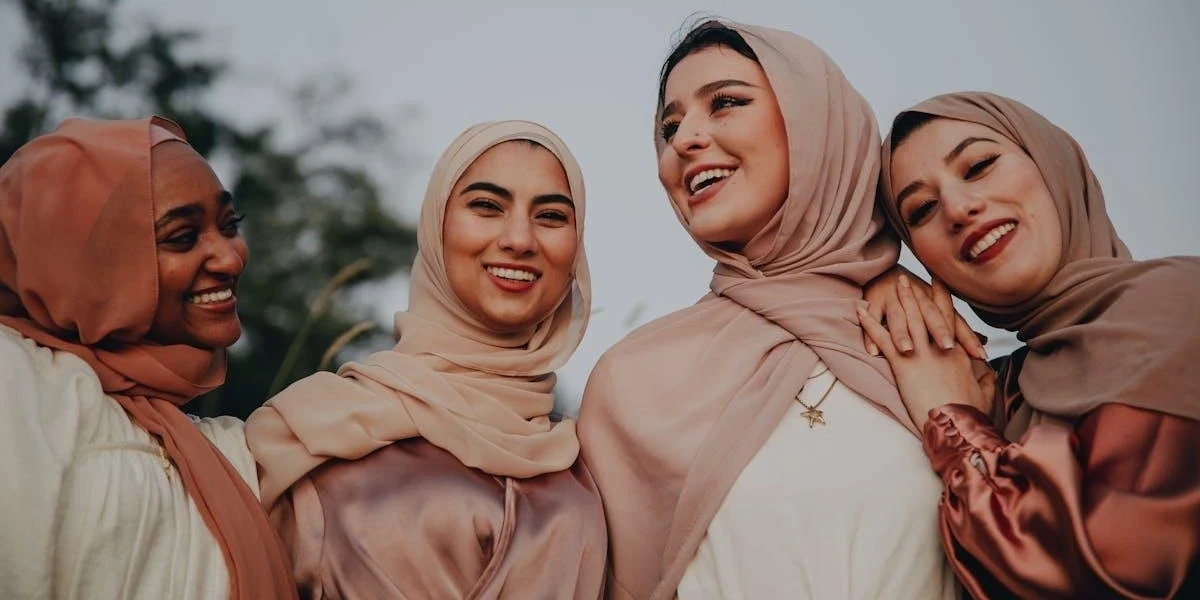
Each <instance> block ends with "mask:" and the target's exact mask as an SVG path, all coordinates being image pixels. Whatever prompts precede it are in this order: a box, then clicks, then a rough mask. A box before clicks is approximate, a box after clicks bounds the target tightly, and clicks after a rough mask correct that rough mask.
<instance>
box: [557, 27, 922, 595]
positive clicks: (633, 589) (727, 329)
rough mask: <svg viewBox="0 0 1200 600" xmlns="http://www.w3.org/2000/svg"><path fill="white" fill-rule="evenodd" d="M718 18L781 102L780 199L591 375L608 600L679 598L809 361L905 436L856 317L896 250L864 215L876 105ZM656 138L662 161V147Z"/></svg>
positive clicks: (813, 60)
mask: <svg viewBox="0 0 1200 600" xmlns="http://www.w3.org/2000/svg"><path fill="white" fill-rule="evenodd" d="M726 25H727V26H728V27H730V28H732V29H733V30H735V31H736V32H737V33H739V34H740V35H741V36H742V37H743V38H744V39H745V41H746V43H747V44H749V46H750V47H751V48H752V49H753V50H754V53H755V55H756V56H757V57H758V59H759V62H760V64H761V65H762V68H763V71H764V72H765V73H766V76H767V79H768V81H769V82H770V84H771V87H772V89H773V90H774V92H775V96H776V98H777V99H778V102H779V107H780V110H781V112H782V115H783V120H784V124H785V128H786V133H787V139H788V152H789V155H788V158H789V165H790V180H789V187H788V196H787V199H786V200H785V201H784V202H783V205H782V206H781V208H780V209H779V211H778V212H777V213H776V214H775V215H774V217H773V218H772V219H771V221H770V222H769V223H768V224H767V225H766V227H765V228H764V229H763V230H762V231H760V232H759V233H758V234H756V235H755V237H754V238H753V239H752V240H750V242H749V244H747V246H746V248H745V250H744V251H742V252H732V251H728V250H724V249H721V248H718V247H716V246H714V245H712V244H708V243H704V242H702V241H700V240H697V243H699V245H700V246H701V248H703V250H704V251H705V252H706V253H707V254H708V255H709V256H711V257H712V258H713V259H715V260H716V261H717V265H716V268H715V270H714V273H713V278H712V282H711V284H710V289H711V293H709V294H708V295H706V296H705V297H704V298H702V299H701V300H700V301H699V302H698V303H696V304H695V305H693V306H691V307H689V308H686V309H683V310H681V311H678V312H675V313H672V314H670V315H668V316H666V317H663V318H661V319H658V320H656V321H654V322H652V323H650V324H648V325H646V326H644V327H642V328H640V329H638V330H637V331H635V332H633V333H632V334H630V335H629V336H628V337H626V338H625V339H624V340H622V341H621V342H620V343H618V344H617V345H616V346H614V347H613V348H612V349H610V350H609V351H608V352H607V353H606V354H605V355H604V356H603V357H602V358H601V360H600V362H599V364H598V365H597V366H596V368H595V370H594V371H593V373H592V376H591V378H590V380H589V383H588V387H587V390H586V391H585V394H584V399H583V403H582V407H581V414H580V420H579V426H580V438H581V442H582V444H583V453H584V458H585V459H586V460H587V464H588V467H589V468H590V469H591V470H592V473H593V475H594V476H595V478H596V481H597V484H598V486H599V488H600V492H601V494H602V496H603V498H604V504H605V511H606V515H607V518H608V522H609V536H610V540H611V556H612V578H611V579H610V582H609V583H610V585H611V586H613V592H614V593H615V595H616V596H617V597H633V598H647V597H652V598H670V597H672V596H673V595H674V593H675V589H676V586H677V585H678V583H679V581H680V579H681V578H682V576H683V573H684V571H685V570H686V568H687V566H688V564H690V562H691V560H692V558H693V555H694V554H695V551H696V548H697V547H698V546H699V544H700V542H701V541H702V540H703V538H704V536H705V533H706V531H707V528H708V524H709V523H710V522H711V520H712V518H713V516H714V515H715V514H716V513H717V510H718V509H719V508H720V505H721V502H722V501H723V500H724V498H725V495H726V494H727V493H728V491H729V490H730V488H731V487H732V486H733V484H734V482H735V481H736V479H737V477H738V475H739V474H740V473H741V471H742V469H743V468H744V467H745V465H746V464H747V463H748V462H749V461H750V459H751V458H753V456H754V455H755V454H756V453H757V452H758V450H759V448H760V447H761V446H762V445H763V443H765V441H766V440H767V438H768V437H769V436H770V435H771V433H772V432H774V430H775V428H776V426H777V425H778V423H779V421H780V419H781V418H782V416H783V414H784V413H785V412H786V411H787V409H788V407H789V406H791V405H792V403H793V402H795V398H796V395H797V393H798V392H799V390H800V389H801V387H802V386H803V385H804V383H805V381H806V380H807V378H808V377H809V376H810V375H811V374H812V371H813V369H814V367H815V366H816V365H817V362H818V360H819V361H822V362H824V363H825V364H826V365H828V366H829V368H830V369H831V370H832V371H833V373H834V374H835V375H836V376H837V377H838V379H839V380H841V381H842V382H843V383H845V384H846V385H847V386H849V387H850V388H851V389H853V390H854V391H856V392H858V393H859V394H861V395H862V396H864V397H865V398H867V399H868V400H870V401H871V402H873V403H875V404H876V405H878V406H879V407H880V408H881V409H882V410H885V411H886V412H888V413H890V414H891V415H892V416H893V417H895V419H896V420H897V421H898V422H899V424H900V425H903V426H905V427H907V428H909V430H910V431H912V432H913V433H914V435H915V429H914V427H913V425H912V423H911V420H910V419H909V417H908V413H907V412H906V410H905V409H904V406H903V404H902V403H901V401H900V396H899V393H898V391H897V390H896V387H895V383H894V380H893V378H892V374H891V369H890V368H889V366H888V364H887V362H886V361H885V360H883V359H882V358H876V357H872V356H870V355H869V354H867V353H866V351H865V349H864V347H863V334H862V329H861V328H860V326H859V324H858V318H857V316H856V314H855V307H856V305H858V304H859V303H861V302H862V285H863V284H865V283H867V282H868V281H870V280H871V279H872V278H874V277H876V276H877V275H879V274H881V273H883V272H884V271H886V270H888V269H889V268H890V267H892V266H893V265H894V264H895V263H896V260H897V258H898V256H899V246H898V243H897V241H896V240H895V238H894V237H893V236H892V235H890V233H889V232H888V231H887V230H886V226H885V223H884V219H883V216H882V215H880V214H877V213H876V212H875V210H874V199H875V188H876V185H877V183H878V176H879V131H878V128H877V125H876V122H875V118H874V115H873V113H872V111H871V108H870V106H869V105H868V104H867V102H866V101H865V100H864V99H863V97H862V96H861V95H860V94H859V93H858V92H857V91H856V90H855V89H854V88H853V87H852V86H851V85H850V83H849V82H848V81H847V80H846V78H845V76H844V75H843V74H842V72H841V71H840V70H839V69H838V67H837V65H835V64H834V63H833V61H832V60H830V59H829V57H828V56H826V55H825V53H824V52H822V51H821V50H820V49H819V48H818V47H817V46H815V45H814V44H813V43H812V42H810V41H809V40H807V39H805V38H803V37H800V36H798V35H795V34H792V33H789V32H785V31H779V30H775V29H769V28H765V27H757V26H748V25H740V24H734V23H726ZM659 110H661V107H659ZM658 121H659V119H658V118H657V115H656V119H655V125H656V129H657V125H658ZM655 139H656V140H658V141H657V150H658V152H659V154H660V155H661V153H663V152H669V151H672V150H670V149H669V148H668V147H667V146H666V144H665V143H664V142H663V141H662V140H661V139H660V138H659V137H658V136H656V137H655ZM725 193H728V192H725ZM727 201H728V200H727ZM676 215H677V216H678V217H679V219H680V221H681V222H683V225H684V227H685V228H687V227H688V223H687V222H686V219H685V218H684V215H682V214H681V213H680V212H679V211H678V209H676ZM831 426H836V425H835V424H834V425H831ZM898 426H899V425H898ZM781 476H785V474H781ZM786 476H796V477H802V476H803V474H802V473H795V474H786Z"/></svg>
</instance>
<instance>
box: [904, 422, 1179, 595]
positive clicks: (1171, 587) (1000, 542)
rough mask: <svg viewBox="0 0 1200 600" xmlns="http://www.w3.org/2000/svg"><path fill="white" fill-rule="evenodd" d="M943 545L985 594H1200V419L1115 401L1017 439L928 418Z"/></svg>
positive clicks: (970, 584) (967, 580) (973, 589)
mask: <svg viewBox="0 0 1200 600" xmlns="http://www.w3.org/2000/svg"><path fill="white" fill-rule="evenodd" d="M924 434H925V435H924V441H925V452H926V454H927V455H928V456H929V458H930V460H931V462H932V463H933V467H934V470H935V471H936V472H937V473H938V475H940V476H941V478H942V481H943V483H944V485H945V491H944V494H943V495H942V499H941V501H940V502H939V507H938V512H939V520H940V527H941V534H942V542H943V544H944V547H945V548H946V551H947V555H948V556H949V558H950V560H951V562H952V563H953V565H954V568H955V571H956V573H957V574H958V576H959V578H960V579H961V580H962V582H963V585H964V587H965V588H966V589H967V591H968V592H970V593H971V595H972V596H974V597H975V598H980V599H990V598H1010V597H1013V596H1016V597H1020V598H1177V597H1178V598H1184V597H1192V598H1195V597H1200V575H1198V573H1200V559H1198V554H1200V553H1198V548H1200V465H1198V461H1200V423H1197V422H1196V421H1192V420H1190V419H1185V418H1181V417H1175V416H1171V415H1167V414H1163V413H1159V412H1155V411H1150V410H1143V409H1138V408H1133V407H1130V406H1126V405H1122V404H1106V405H1103V406H1101V407H1099V408H1097V409H1095V410H1093V411H1092V412H1090V413H1088V414H1087V415H1085V416H1084V417H1083V418H1081V419H1080V420H1079V421H1078V422H1077V424H1076V426H1075V429H1074V430H1071V429H1067V428H1065V427H1060V426H1056V425H1048V424H1042V425H1035V426H1034V427H1032V428H1030V430H1029V431H1028V433H1027V434H1026V435H1025V436H1024V438H1023V439H1022V440H1021V441H1020V442H1019V443H1012V442H1009V441H1007V440H1006V439H1005V438H1004V437H1003V436H1002V435H1001V434H1000V433H999V432H998V431H996V429H995V428H994V427H993V426H992V424H991V423H990V422H989V420H988V419H987V417H985V416H984V415H983V413H981V412H979V411H978V410H976V409H974V408H971V407H968V406H963V405H947V406H943V407H941V408H938V409H935V410H934V411H932V412H931V413H930V420H929V422H928V424H927V425H926V427H925V431H924Z"/></svg>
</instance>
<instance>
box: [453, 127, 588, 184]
mask: <svg viewBox="0 0 1200 600" xmlns="http://www.w3.org/2000/svg"><path fill="white" fill-rule="evenodd" d="M476 181H487V182H489V183H494V184H497V185H499V186H501V187H504V188H507V189H509V190H512V191H517V190H521V189H531V190H535V191H536V193H547V192H556V193H561V194H563V195H566V196H569V195H570V193H569V192H570V190H569V185H568V183H567V173H566V170H565V169H563V166H562V163H560V162H559V160H558V158H557V157H555V156H554V154H553V153H552V152H550V151H549V150H547V149H546V148H544V147H542V146H541V145H538V144H534V143H531V142H528V141H525V140H510V141H507V142H502V143H500V144H496V145H495V146H492V147H491V148H488V149H487V150H486V151H484V153H483V154H480V155H479V157H478V158H476V159H475V161H474V162H472V163H471V166H470V167H467V170H466V171H464V172H463V174H462V177H460V178H459V180H458V182H457V183H456V184H455V186H454V187H455V188H459V187H462V186H466V185H469V184H471V183H474V182H476Z"/></svg>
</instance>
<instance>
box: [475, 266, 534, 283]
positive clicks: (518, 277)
mask: <svg viewBox="0 0 1200 600" xmlns="http://www.w3.org/2000/svg"><path fill="white" fill-rule="evenodd" d="M487 272H488V273H491V274H492V275H493V276H495V277H499V278H500V279H507V280H509V281H537V280H538V278H539V277H541V276H540V275H538V274H537V273H535V272H533V271H527V270H525V269H510V268H506V267H487Z"/></svg>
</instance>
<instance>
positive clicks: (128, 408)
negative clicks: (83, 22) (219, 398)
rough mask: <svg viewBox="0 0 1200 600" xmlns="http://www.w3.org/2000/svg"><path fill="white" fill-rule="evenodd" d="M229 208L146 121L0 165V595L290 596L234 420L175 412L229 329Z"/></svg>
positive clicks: (218, 360)
mask: <svg viewBox="0 0 1200 600" xmlns="http://www.w3.org/2000/svg"><path fill="white" fill-rule="evenodd" d="M231 200H232V199H231V197H230V195H229V193H228V192H226V191H225V190H224V189H223V188H222V186H221V182H220V181H218V180H217V177H216V175H214V174H213V171H212V169H211V168H209V166H208V163H206V162H205V161H204V159H203V158H201V157H200V155H199V154H197V153H196V152H195V151H194V150H192V148H191V147H190V146H189V145H188V144H187V142H186V140H185V138H184V135H183V132H182V131H180V130H179V127H178V126H176V125H175V124H174V123H171V122H169V121H167V120H165V119H160V118H151V119H141V120H137V121H92V120H82V119H71V120H67V121H65V122H63V123H62V124H61V125H60V126H59V127H58V129H56V130H55V131H54V132H52V133H50V134H47V135H44V136H41V137H39V138H36V139H34V140H33V141H31V142H29V143H27V144H25V145H24V146H22V147H21V148H20V149H19V150H18V151H17V152H16V153H15V154H14V155H13V156H12V157H11V158H10V159H9V160H8V162H6V163H5V164H4V166H3V167H2V168H0V298H3V300H2V301H0V307H3V309H4V310H3V314H2V316H0V402H2V403H3V408H4V414H5V418H4V419H3V421H0V423H2V424H0V427H2V428H3V432H0V444H3V450H2V451H0V461H4V465H5V472H6V473H8V474H10V477H11V478H12V479H15V481H14V482H10V485H7V486H5V491H4V492H2V498H0V506H3V507H4V509H3V510H0V597H4V598H34V597H37V598H77V597H89V598H183V599H187V598H216V597H230V598H241V599H243V600H250V599H258V598H294V597H295V595H296V592H295V584H294V583H293V581H292V579H291V577H290V573H289V570H288V565H287V562H286V557H285V555H284V554H283V552H282V549H281V548H280V546H279V544H278V540H277V539H276V537H275V534H274V533H273V532H272V530H271V527H270V524H269V523H268V522H267V519H266V515H265V514H263V512H262V509H261V508H260V507H259V506H258V500H257V498H256V497H255V490H256V489H257V481H256V479H255V473H254V463H253V461H252V459H251V458H250V455H249V452H248V451H247V449H246V445H245V438H244V437H243V435H242V432H241V423H240V422H238V421H236V420H235V419H229V418H219V419H203V420H199V421H198V422H196V421H193V420H190V419H189V418H188V417H187V416H186V415H184V414H183V413H182V412H180V410H179V408H178V407H179V406H180V405H182V404H184V403H186V402H187V401H188V400H190V399H191V398H194V397H196V396H198V395H200V394H202V393H204V392H207V391H209V390H211V389H214V388H216V387H217V386H219V385H220V384H221V383H222V381H223V380H224V377H225V348H226V347H227V346H229V345H231V344H233V343H234V341H236V340H237V339H238V337H239V336H240V335H241V323H240V322H239V321H238V316H237V312H235V309H236V306H237V300H236V296H235V291H236V287H237V279H238V276H239V275H240V274H241V272H242V268H243V266H244V265H245V261H246V244H245V242H244V241H243V240H242V238H241V236H240V234H239V233H238V221H239V220H240V217H239V216H238V215H237V213H236V212H234V209H233V204H232V202H231ZM222 452H225V453H226V454H227V455H228V458H226V457H225V456H223V455H222ZM14 484H15V485H14Z"/></svg>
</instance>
